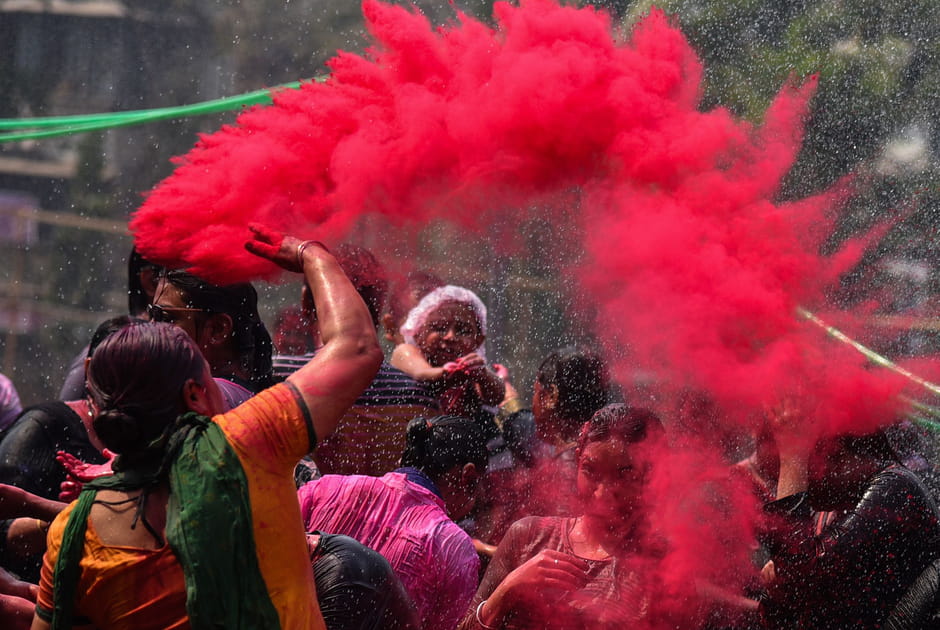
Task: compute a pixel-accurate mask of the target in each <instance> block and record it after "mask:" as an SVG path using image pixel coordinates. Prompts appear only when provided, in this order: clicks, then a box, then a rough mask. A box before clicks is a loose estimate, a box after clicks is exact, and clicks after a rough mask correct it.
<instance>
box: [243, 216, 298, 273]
mask: <svg viewBox="0 0 940 630" xmlns="http://www.w3.org/2000/svg"><path fill="white" fill-rule="evenodd" d="M248 229H249V230H251V235H252V238H251V240H250V241H247V242H246V243H245V249H247V250H248V251H249V252H251V253H252V254H254V255H255V256H260V257H261V258H265V259H267V260H270V261H271V262H273V263H274V264H275V265H277V266H279V267H280V268H281V269H285V270H287V271H293V272H296V273H301V272H303V266H302V265H301V260H300V258H299V257H298V255H297V254H298V248H299V247H300V245H301V244H302V243H303V241H301V240H300V239H298V238H294V237H293V236H287V235H285V234H281V233H280V232H278V231H277V230H272V229H271V228H269V227H266V226H264V225H261V224H258V223H252V224H250V225H249V226H248Z"/></svg>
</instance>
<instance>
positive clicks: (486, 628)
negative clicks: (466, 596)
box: [476, 599, 499, 630]
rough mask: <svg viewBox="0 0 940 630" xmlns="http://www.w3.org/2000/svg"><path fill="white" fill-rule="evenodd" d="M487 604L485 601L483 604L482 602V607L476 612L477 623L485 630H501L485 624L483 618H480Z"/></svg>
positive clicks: (478, 607)
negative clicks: (484, 605)
mask: <svg viewBox="0 0 940 630" xmlns="http://www.w3.org/2000/svg"><path fill="white" fill-rule="evenodd" d="M485 603H486V600H485V599H484V600H483V601H482V602H480V605H479V606H477V612H476V618H477V623H478V624H480V626H481V627H482V628H484V630H499V628H497V627H496V626H488V625H486V624H485V623H483V617H481V616H480V611H482V610H483V604H485Z"/></svg>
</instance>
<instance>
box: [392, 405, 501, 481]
mask: <svg viewBox="0 0 940 630" xmlns="http://www.w3.org/2000/svg"><path fill="white" fill-rule="evenodd" d="M487 457H488V456H487V452H486V437H485V436H484V434H483V429H481V428H480V426H479V425H478V424H477V423H476V422H474V421H473V420H471V419H470V418H464V417H461V416H435V417H433V418H415V419H413V420H412V421H411V422H409V423H408V427H407V428H406V429H405V451H404V453H402V456H401V465H402V466H411V467H412V468H417V469H418V470H420V471H422V472H424V473H425V474H426V475H427V476H428V477H430V478H431V479H432V480H434V481H437V480H438V479H439V478H440V477H441V476H443V475H444V473H446V472H447V471H448V470H450V469H451V468H453V467H454V466H463V465H464V464H468V463H470V464H474V465H475V466H476V467H477V469H478V470H479V471H480V472H481V473H482V472H483V471H485V470H486V464H487Z"/></svg>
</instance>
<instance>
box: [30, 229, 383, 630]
mask: <svg viewBox="0 0 940 630" xmlns="http://www.w3.org/2000/svg"><path fill="white" fill-rule="evenodd" d="M252 232H253V239H252V240H251V241H249V242H248V243H247V244H246V248H247V249H248V250H249V251H251V252H252V253H254V254H257V255H259V256H262V257H265V258H267V259H269V260H271V261H273V262H275V263H276V264H278V265H280V266H281V267H283V268H284V269H286V270H288V271H295V272H303V274H304V278H305V281H306V282H307V284H308V285H309V287H310V289H311V292H312V295H313V298H314V301H315V303H316V307H317V313H318V315H319V326H320V334H321V337H322V339H323V342H324V345H323V349H322V350H321V351H320V353H318V354H317V356H316V357H315V358H314V359H312V360H311V361H310V363H308V364H307V365H306V366H305V367H303V368H301V369H300V370H298V371H297V372H296V373H294V374H293V375H291V377H290V378H288V380H287V381H285V382H284V383H281V384H279V385H276V386H274V387H271V388H269V389H267V390H265V391H264V392H262V393H260V394H258V395H257V396H255V397H254V398H252V399H251V400H249V401H247V402H246V403H244V404H243V405H241V406H239V407H237V408H236V409H234V410H232V411H230V412H228V413H224V414H222V413H220V411H221V397H220V394H219V390H218V387H217V386H216V384H215V382H214V381H213V379H212V377H211V375H210V373H209V366H208V364H207V363H206V360H205V359H204V358H203V357H202V355H201V354H200V352H199V349H198V348H197V347H196V345H195V344H194V343H193V341H192V340H191V339H190V338H189V336H188V335H187V334H186V333H185V332H184V331H182V330H180V329H179V328H177V327H175V326H171V325H168V324H159V323H149V324H139V325H134V326H129V327H127V328H125V329H123V330H121V331H119V332H118V333H115V334H114V335H112V336H111V337H109V338H108V339H106V340H105V341H104V342H103V343H102V345H101V346H100V347H99V348H98V351H97V352H96V353H95V356H94V357H93V358H92V360H91V363H90V364H89V367H88V384H89V389H90V391H91V394H92V398H93V401H94V404H95V406H96V407H97V409H98V412H99V413H98V417H97V418H96V420H95V424H94V426H95V430H96V431H97V433H98V435H99V437H100V438H101V440H102V442H103V443H104V444H105V446H107V447H108V448H109V449H110V450H112V451H114V452H115V453H117V458H116V460H115V463H114V469H115V473H116V474H115V475H113V476H112V477H105V478H102V479H100V480H96V481H94V482H91V483H89V484H87V485H86V486H85V488H84V490H83V492H82V494H81V495H80V497H79V499H78V500H77V501H76V502H74V503H73V504H72V505H70V506H69V508H67V509H66V510H65V511H63V512H62V514H60V516H59V517H58V518H57V519H56V520H55V522H54V523H53V524H52V527H51V528H50V530H49V538H48V542H49V547H48V551H47V552H46V556H45V559H44V563H43V570H42V580H41V583H40V595H39V599H38V602H37V606H36V616H35V618H34V620H33V629H34V630H38V629H44V628H49V627H52V628H72V627H82V626H83V625H88V626H90V627H91V626H93V627H98V628H112V629H122V628H138V629H140V628H197V629H198V628H209V627H212V628H218V627H223V628H243V629H249V628H258V629H261V628H265V629H266V628H283V629H288V628H290V629H294V628H297V629H301V628H304V629H306V628H316V629H323V628H325V624H324V622H323V618H322V616H321V614H320V612H319V608H318V606H317V603H316V589H315V586H314V579H313V574H312V572H311V571H310V564H309V560H308V556H307V547H306V542H305V537H304V531H303V526H302V521H301V518H300V510H299V507H298V505H297V499H296V494H295V488H294V484H293V477H292V474H293V468H294V464H295V463H296V462H297V460H298V459H299V458H300V457H301V456H302V455H304V454H305V453H307V452H309V451H311V450H312V449H313V448H314V446H315V444H316V442H317V440H318V439H320V438H322V437H324V436H325V435H328V434H329V433H330V432H331V431H333V429H334V428H335V426H336V423H337V422H338V420H339V418H340V417H341V416H342V414H343V412H344V411H345V410H346V409H347V408H348V407H349V406H350V405H351V404H352V403H353V402H354V401H355V400H356V397H357V396H358V395H359V393H360V392H361V391H362V390H363V389H365V387H366V385H368V384H369V382H370V381H371V380H372V377H373V375H374V374H375V371H376V370H377V369H378V366H379V363H380V362H381V360H382V352H381V349H380V348H379V345H378V342H377V340H376V336H375V328H374V327H373V325H372V320H371V318H370V316H369V312H368V310H367V309H366V306H365V304H363V302H362V300H361V299H360V297H359V295H358V294H357V293H356V291H355V289H354V288H353V286H352V284H351V283H350V282H349V280H348V279H347V278H346V276H345V274H344V273H343V271H342V270H341V269H340V267H339V265H337V263H336V261H335V259H334V258H333V256H332V255H330V253H329V252H328V251H327V250H326V249H325V248H324V247H323V246H322V245H321V244H319V243H315V242H312V241H306V242H301V241H299V240H298V239H295V238H291V237H286V236H281V235H280V234H277V233H273V232H271V231H269V230H266V229H264V228H260V227H253V228H252Z"/></svg>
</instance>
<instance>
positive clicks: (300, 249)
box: [297, 241, 330, 269]
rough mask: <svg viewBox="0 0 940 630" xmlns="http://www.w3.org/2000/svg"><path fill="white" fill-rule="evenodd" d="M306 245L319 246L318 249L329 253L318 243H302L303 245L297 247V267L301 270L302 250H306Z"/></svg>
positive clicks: (302, 261)
mask: <svg viewBox="0 0 940 630" xmlns="http://www.w3.org/2000/svg"><path fill="white" fill-rule="evenodd" d="M308 245H319V246H320V247H322V248H323V250H324V251H326V252H329V251H330V250H328V249H327V248H326V245H324V244H323V243H321V242H320V241H304V242H303V243H301V244H300V245H298V246H297V266H298V267H300V268H301V269H303V266H304V250H305V249H307V246H308Z"/></svg>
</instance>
